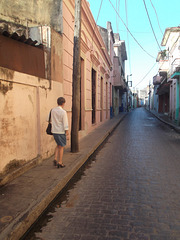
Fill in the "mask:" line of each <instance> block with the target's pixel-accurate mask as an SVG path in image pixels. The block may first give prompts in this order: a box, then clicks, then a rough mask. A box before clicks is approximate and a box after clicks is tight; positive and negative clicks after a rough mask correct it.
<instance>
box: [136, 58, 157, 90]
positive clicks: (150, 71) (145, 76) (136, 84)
mask: <svg viewBox="0 0 180 240" xmlns="http://www.w3.org/2000/svg"><path fill="white" fill-rule="evenodd" d="M156 64H157V62H155V64H154V65H153V66H152V68H151V69H150V70H149V71H148V72H147V73H146V75H145V76H144V77H143V78H142V79H141V81H140V82H138V83H137V84H136V86H135V87H137V85H139V84H140V83H141V82H142V81H143V80H144V79H145V78H146V77H147V75H148V74H149V73H150V72H151V71H152V69H153V68H154V66H155V65H156Z"/></svg>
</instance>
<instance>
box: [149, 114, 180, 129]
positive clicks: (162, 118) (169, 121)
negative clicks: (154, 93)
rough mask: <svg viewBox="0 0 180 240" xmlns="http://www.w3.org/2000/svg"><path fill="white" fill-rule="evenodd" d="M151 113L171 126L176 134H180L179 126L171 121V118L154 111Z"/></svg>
mask: <svg viewBox="0 0 180 240" xmlns="http://www.w3.org/2000/svg"><path fill="white" fill-rule="evenodd" d="M151 113H152V114H153V115H154V116H155V117H157V118H158V119H159V120H160V121H161V122H163V123H165V124H167V125H169V126H170V127H172V128H173V129H174V130H175V131H176V132H178V133H180V126H178V125H177V124H175V122H174V121H172V120H171V119H169V117H168V116H167V115H165V114H163V113H162V114H160V113H157V112H156V111H154V110H151Z"/></svg>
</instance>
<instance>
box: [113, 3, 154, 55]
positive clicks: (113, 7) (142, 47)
mask: <svg viewBox="0 0 180 240" xmlns="http://www.w3.org/2000/svg"><path fill="white" fill-rule="evenodd" d="M109 2H110V4H111V6H112V8H113V9H114V11H115V12H116V14H117V15H118V17H119V19H120V20H121V22H122V23H123V25H124V26H125V28H126V29H127V31H128V32H129V34H130V35H131V37H132V38H133V39H134V41H135V42H136V43H137V44H138V45H139V47H140V48H141V49H142V50H143V51H144V52H145V53H146V54H148V55H149V56H150V57H152V58H154V59H155V57H153V56H152V55H151V54H150V53H148V52H147V51H146V50H145V49H144V48H143V47H142V45H141V44H140V43H139V42H138V41H137V40H136V38H135V37H134V36H133V34H132V33H131V32H130V30H129V28H128V27H127V26H126V24H125V23H124V21H123V20H122V18H121V17H120V15H119V13H118V12H117V11H116V8H115V7H114V5H113V4H112V2H111V0H109Z"/></svg>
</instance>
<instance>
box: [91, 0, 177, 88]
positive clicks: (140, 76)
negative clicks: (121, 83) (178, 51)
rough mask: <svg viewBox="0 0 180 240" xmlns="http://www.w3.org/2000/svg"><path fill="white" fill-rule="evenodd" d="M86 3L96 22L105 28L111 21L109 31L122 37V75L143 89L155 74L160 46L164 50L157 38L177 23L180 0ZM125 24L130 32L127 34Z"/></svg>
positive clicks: (159, 39) (134, 85)
mask: <svg viewBox="0 0 180 240" xmlns="http://www.w3.org/2000/svg"><path fill="white" fill-rule="evenodd" d="M88 2H89V3H90V9H91V11H92V14H93V16H94V19H95V21H97V22H96V23H97V25H100V26H102V27H104V28H106V26H107V21H109V22H111V24H112V28H113V32H114V33H119V34H120V39H121V40H125V44H126V51H127V57H128V60H127V61H126V70H125V72H126V73H125V76H126V78H127V75H128V79H129V80H130V81H132V83H133V87H136V89H137V88H138V89H143V88H145V87H146V86H147V85H148V84H149V82H151V83H152V79H153V76H155V75H156V74H157V73H158V63H157V62H156V57H157V55H158V52H159V51H160V49H161V50H163V49H164V47H162V46H161V41H162V38H163V35H164V32H165V29H166V28H169V27H178V26H180V14H179V9H180V0H88ZM110 2H111V3H112V4H111V3H110ZM101 3H102V5H101ZM112 5H113V6H114V8H115V9H114V8H113V6H112ZM145 5H146V8H145ZM100 6H101V8H100ZM146 9H147V11H146ZM99 10H100V12H99ZM147 12H148V14H147ZM98 13H99V16H98ZM148 15H149V18H150V21H149V18H148ZM123 22H124V23H123ZM150 22H151V25H152V28H153V30H152V28H151V25H150ZM125 25H126V26H127V27H128V29H129V31H130V32H131V34H132V35H131V34H130V33H129V34H128V33H127V32H128V31H127V28H126V27H125ZM153 31H154V34H155V36H154V34H153ZM132 36H133V37H132ZM134 38H135V39H136V41H137V42H138V43H139V44H140V45H141V47H140V46H139V45H138V43H137V42H136V41H135V40H134ZM142 48H143V49H144V50H145V51H144V50H143V49H142ZM150 55H151V56H150ZM150 70H151V71H150ZM148 72H149V74H148ZM131 74H132V76H130V75H131Z"/></svg>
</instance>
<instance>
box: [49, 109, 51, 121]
mask: <svg viewBox="0 0 180 240" xmlns="http://www.w3.org/2000/svg"><path fill="white" fill-rule="evenodd" d="M51 111H52V109H51ZM51 111H50V113H49V123H50V121H51Z"/></svg>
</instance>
